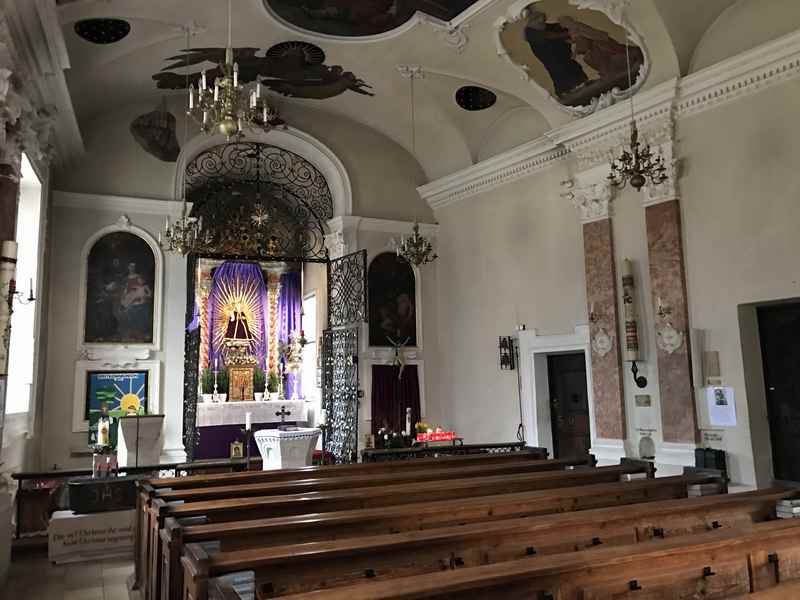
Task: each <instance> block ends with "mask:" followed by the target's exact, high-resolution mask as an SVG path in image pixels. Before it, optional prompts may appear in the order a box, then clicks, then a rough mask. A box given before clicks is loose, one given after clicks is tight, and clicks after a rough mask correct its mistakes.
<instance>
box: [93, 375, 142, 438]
mask: <svg viewBox="0 0 800 600" xmlns="http://www.w3.org/2000/svg"><path fill="white" fill-rule="evenodd" d="M148 375H149V374H148V371H87V372H86V398H85V402H84V415H83V418H84V420H86V421H88V422H89V443H90V444H92V443H96V442H97V426H98V422H99V420H100V418H101V417H102V418H105V419H108V420H109V421H110V423H111V427H110V428H109V435H110V445H111V447H112V448H116V442H117V427H116V420H117V419H119V418H120V417H123V416H125V415H128V414H139V413H146V412H147V395H148V391H147V389H148V387H147V386H148Z"/></svg>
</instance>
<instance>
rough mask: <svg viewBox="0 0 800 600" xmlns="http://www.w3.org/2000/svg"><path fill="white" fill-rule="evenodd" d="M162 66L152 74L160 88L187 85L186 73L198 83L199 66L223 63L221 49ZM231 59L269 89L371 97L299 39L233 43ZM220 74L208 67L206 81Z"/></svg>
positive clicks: (242, 77)
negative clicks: (235, 45) (257, 44)
mask: <svg viewBox="0 0 800 600" xmlns="http://www.w3.org/2000/svg"><path fill="white" fill-rule="evenodd" d="M166 60H167V61H169V63H170V64H168V65H167V66H166V67H164V68H163V69H162V70H161V71H159V72H158V73H156V74H155V75H153V79H154V80H155V81H156V84H157V86H158V87H159V88H160V89H171V90H177V89H185V88H186V80H187V77H186V72H185V70H184V69H186V68H188V69H189V77H188V79H189V83H190V84H192V85H194V86H195V87H197V85H198V81H199V80H200V73H201V71H202V68H201V66H207V65H208V64H209V63H211V64H214V65H219V64H221V63H223V62H225V48H192V49H191V50H184V51H183V52H182V53H181V54H178V55H177V56H170V57H169V58H167V59H166ZM234 60H235V61H236V62H237V63H239V81H241V82H242V83H245V84H246V83H252V82H254V81H256V79H258V81H260V82H261V84H262V85H265V86H266V87H267V88H269V89H270V90H272V91H273V92H276V93H278V94H282V95H284V96H290V97H294V98H312V99H316V100H323V99H325V98H333V97H335V96H338V95H340V94H343V93H345V92H346V91H348V90H349V91H351V92H355V93H357V94H362V95H364V96H374V94H373V93H372V92H371V91H370V89H371V87H372V86H370V85H369V84H368V83H367V82H365V81H364V80H363V79H361V78H359V77H357V76H356V75H355V74H353V73H352V72H351V71H346V70H345V69H344V68H343V67H341V66H339V65H332V66H328V65H325V64H323V61H324V60H325V53H324V52H322V50H321V49H319V48H317V47H316V46H313V45H312V44H306V43H302V42H288V43H282V44H278V45H277V46H274V47H272V48H270V49H269V50H267V49H263V48H250V47H246V48H234ZM221 76H222V70H221V69H220V67H219V66H214V67H212V68H209V69H206V77H207V78H208V81H214V79H215V78H216V77H221Z"/></svg>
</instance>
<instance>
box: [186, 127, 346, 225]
mask: <svg viewBox="0 0 800 600" xmlns="http://www.w3.org/2000/svg"><path fill="white" fill-rule="evenodd" d="M245 133H246V135H245V136H244V138H243V139H242V141H244V142H257V143H260V144H269V145H271V146H277V147H278V148H283V149H284V150H288V151H289V152H293V153H295V154H297V155H298V156H302V157H303V158H304V159H306V160H307V161H308V162H310V163H311V164H312V165H314V166H315V167H316V168H317V169H319V171H320V173H322V175H323V176H324V177H325V181H326V182H327V184H328V189H330V191H331V196H332V197H333V215H334V216H335V217H339V216H344V215H350V214H352V212H353V189H352V186H351V184H350V176H349V175H348V174H347V169H345V168H344V165H343V164H342V161H340V160H339V157H338V156H336V154H334V152H333V150H331V149H330V148H328V146H326V145H325V144H323V143H322V142H321V141H320V140H318V139H317V138H315V137H314V136H312V135H310V134H308V133H305V132H304V131H300V130H299V129H295V128H294V127H286V128H285V129H283V128H279V129H272V130H270V131H268V132H266V133H265V132H263V131H257V130H246V132H245ZM226 143H227V141H226V139H225V136H223V135H221V134H216V135H206V134H199V135H196V136H194V137H193V138H192V139H190V140H189V141H188V142H186V144H185V145H184V147H183V148H181V153H180V154H179V155H178V160H177V162H176V163H175V186H174V197H175V199H180V198H181V197H182V196H183V181H184V177H185V175H186V165H187V164H188V163H189V162H190V161H191V160H192V159H193V158H194V157H195V156H197V155H198V154H200V153H201V152H203V151H204V150H208V149H209V148H213V147H214V146H220V145H223V144H226Z"/></svg>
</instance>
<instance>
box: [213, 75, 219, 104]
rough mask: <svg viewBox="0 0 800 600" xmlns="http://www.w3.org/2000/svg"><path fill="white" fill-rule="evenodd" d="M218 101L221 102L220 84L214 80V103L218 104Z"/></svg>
mask: <svg viewBox="0 0 800 600" xmlns="http://www.w3.org/2000/svg"><path fill="white" fill-rule="evenodd" d="M218 101H219V82H217V80H216V79H215V80H214V102H218Z"/></svg>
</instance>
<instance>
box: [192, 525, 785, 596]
mask: <svg viewBox="0 0 800 600" xmlns="http://www.w3.org/2000/svg"><path fill="white" fill-rule="evenodd" d="M798 579H800V519H787V520H777V521H768V522H763V523H756V524H753V525H752V526H750V528H748V529H747V530H745V531H741V530H737V529H728V530H726V529H719V530H714V531H711V532H706V533H698V534H695V535H688V536H681V537H676V538H672V539H664V540H660V539H659V540H650V541H645V542H640V543H636V544H626V545H622V546H610V547H603V546H601V547H599V548H592V549H589V550H581V551H577V552H569V553H562V554H553V555H549V556H547V555H546V556H532V557H529V558H523V559H519V560H513V561H507V562H501V563H496V564H490V565H485V566H479V567H469V568H463V569H455V570H448V571H443V572H439V573H431V574H426V575H417V576H409V577H399V578H396V579H387V580H383V581H369V582H366V583H361V584H357V585H352V586H343V587H340V588H333V589H328V590H316V591H312V592H303V593H299V594H292V595H288V596H284V598H285V599H286V600H375V599H378V598H380V599H384V600H410V599H415V600H417V599H420V598H426V599H436V600H455V599H456V598H459V599H463V598H480V599H481V600H495V599H497V600H523V599H524V600H533V599H553V600H555V599H557V600H609V599H611V598H613V599H615V600H640V599H647V600H667V599H670V600H672V599H676V598H680V599H684V598H685V599H689V598H703V599H704V600H718V599H719V600H721V599H723V598H724V599H726V600H728V599H730V598H731V597H735V596H737V595H745V596H744V597H747V596H746V594H748V593H750V592H763V591H766V590H770V589H773V588H775V589H776V590H777V589H780V587H777V588H776V586H780V585H782V584H787V583H795V582H797V580H798ZM212 590H214V592H213V594H214V595H211V596H210V598H211V600H219V599H220V596H219V595H218V594H217V592H216V590H215V589H214V586H212ZM223 593H224V594H227V596H222V597H223V598H225V600H228V599H229V598H231V597H232V596H230V594H229V591H228V590H225V591H223ZM267 597H268V596H263V595H260V594H257V595H256V598H257V599H259V600H261V599H263V598H267ZM777 597H779V598H781V597H783V598H792V596H780V595H779V596H777ZM202 598H203V596H192V595H189V594H187V595H186V596H185V598H184V600H202Z"/></svg>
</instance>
